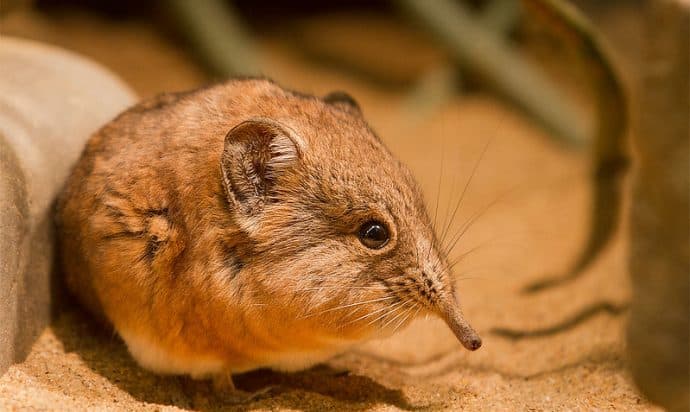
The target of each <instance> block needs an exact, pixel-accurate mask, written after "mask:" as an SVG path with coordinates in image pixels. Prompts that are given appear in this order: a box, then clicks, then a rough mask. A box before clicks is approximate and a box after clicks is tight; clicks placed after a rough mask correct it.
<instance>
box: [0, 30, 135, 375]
mask: <svg viewBox="0 0 690 412" xmlns="http://www.w3.org/2000/svg"><path fill="white" fill-rule="evenodd" d="M133 101H134V94H133V93H132V92H131V91H130V90H129V89H128V88H127V87H126V86H125V85H124V83H122V82H121V81H120V80H118V78H116V77H115V76H114V75H113V74H111V73H110V72H108V71H107V70H106V69H104V68H102V67H101V66H99V65H97V64H95V63H93V62H91V61H89V60H87V59H85V58H83V57H79V56H77V55H76V54H74V53H71V52H68V51H65V50H61V49H58V48H55V47H50V46H45V45H41V44H40V43H36V42H31V41H27V40H19V39H14V38H11V37H8V36H2V37H1V38H0V233H2V236H1V237H0V325H2V327H1V328H0V373H2V372H4V371H5V370H6V369H7V367H9V365H10V364H12V363H14V362H18V361H21V360H22V359H23V358H24V357H25V356H26V354H27V353H28V350H29V348H30V346H31V344H32V343H33V342H34V340H35V339H36V338H37V337H38V335H39V334H40V333H41V331H42V330H43V328H44V327H45V326H46V325H48V323H49V321H50V311H51V299H52V296H51V294H52V291H53V290H54V288H52V287H51V283H52V279H51V276H52V275H51V269H52V260H53V256H54V254H53V245H52V226H53V224H52V204H53V201H54V199H55V196H56V195H57V193H58V191H59V190H60V188H61V186H62V182H63V181H64V179H65V178H66V176H67V173H68V171H69V169H70V167H71V165H72V163H73V162H74V161H75V160H76V158H77V156H78V155H79V153H80V152H81V149H82V147H83V145H84V142H85V141H86V139H87V138H88V137H89V135H90V134H91V133H92V132H93V131H95V130H96V128H98V127H100V126H101V125H102V124H103V123H104V122H105V121H107V120H108V119H110V118H112V117H113V116H114V115H115V114H117V113H118V112H119V111H121V110H122V109H123V108H124V107H126V106H127V105H129V104H131V103H132V102H133Z"/></svg>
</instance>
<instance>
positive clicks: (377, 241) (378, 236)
mask: <svg viewBox="0 0 690 412" xmlns="http://www.w3.org/2000/svg"><path fill="white" fill-rule="evenodd" d="M359 241H360V242H362V244H363V245H364V246H366V247H368V248H370V249H380V248H382V247H383V246H384V245H385V244H386V243H388V229H386V226H385V225H384V224H383V223H381V222H377V221H375V220H371V221H369V222H366V223H365V224H363V225H362V227H361V228H360V229H359Z"/></svg>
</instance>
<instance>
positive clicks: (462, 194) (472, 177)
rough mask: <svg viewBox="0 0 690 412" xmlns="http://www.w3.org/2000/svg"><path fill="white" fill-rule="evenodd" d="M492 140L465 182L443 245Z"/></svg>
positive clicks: (443, 237)
mask: <svg viewBox="0 0 690 412" xmlns="http://www.w3.org/2000/svg"><path fill="white" fill-rule="evenodd" d="M492 140H493V138H490V139H489V140H487V142H486V144H485V145H484V149H483V150H482V152H481V153H480V154H479V158H478V159H477V161H476V162H475V163H474V167H473V168H472V172H471V173H470V177H469V178H468V179H467V182H465V187H463V189H462V192H461V193H460V199H458V203H457V204H456V205H455V209H454V210H453V213H452V214H451V216H450V220H449V222H448V226H446V227H445V228H444V229H443V233H442V234H441V243H443V241H444V240H445V237H446V235H447V234H448V230H449V229H450V227H451V226H452V224H453V221H454V220H455V216H456V214H457V213H458V210H459V209H460V205H461V204H462V201H463V199H464V198H465V193H467V189H468V188H469V187H470V184H471V183H472V180H474V176H475V174H476V173H477V169H478V168H479V164H480V163H481V161H482V159H483V158H484V154H486V151H487V150H488V149H489V145H490V144H491V141H492Z"/></svg>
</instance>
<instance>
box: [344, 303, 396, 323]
mask: <svg viewBox="0 0 690 412" xmlns="http://www.w3.org/2000/svg"><path fill="white" fill-rule="evenodd" d="M384 310H390V307H388V306H384V307H381V308H378V309H376V310H375V311H372V312H369V313H366V314H364V315H362V316H360V317H358V318H357V319H353V320H351V321H349V322H347V323H345V324H343V326H346V325H349V324H351V323H355V322H358V321H360V320H364V319H366V318H368V317H370V316H374V315H376V314H377V313H380V312H381V311H384Z"/></svg>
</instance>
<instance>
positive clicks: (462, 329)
mask: <svg viewBox="0 0 690 412" xmlns="http://www.w3.org/2000/svg"><path fill="white" fill-rule="evenodd" d="M440 306H441V307H440V308H439V309H440V311H441V317H442V318H443V320H444V321H445V322H446V324H447V325H448V327H449V328H450V330H452V331H453V333H454V334H455V336H456V337H457V338H458V340H459V341H460V343H462V346H464V347H465V348H467V349H469V350H477V349H479V348H480V347H481V346H482V338H480V337H479V334H477V332H476V331H475V330H474V329H472V326H470V324H469V323H467V320H465V317H464V316H463V315H462V311H461V310H460V308H459V307H458V305H457V304H456V303H455V302H443V303H442V304H441V305H440Z"/></svg>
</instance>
